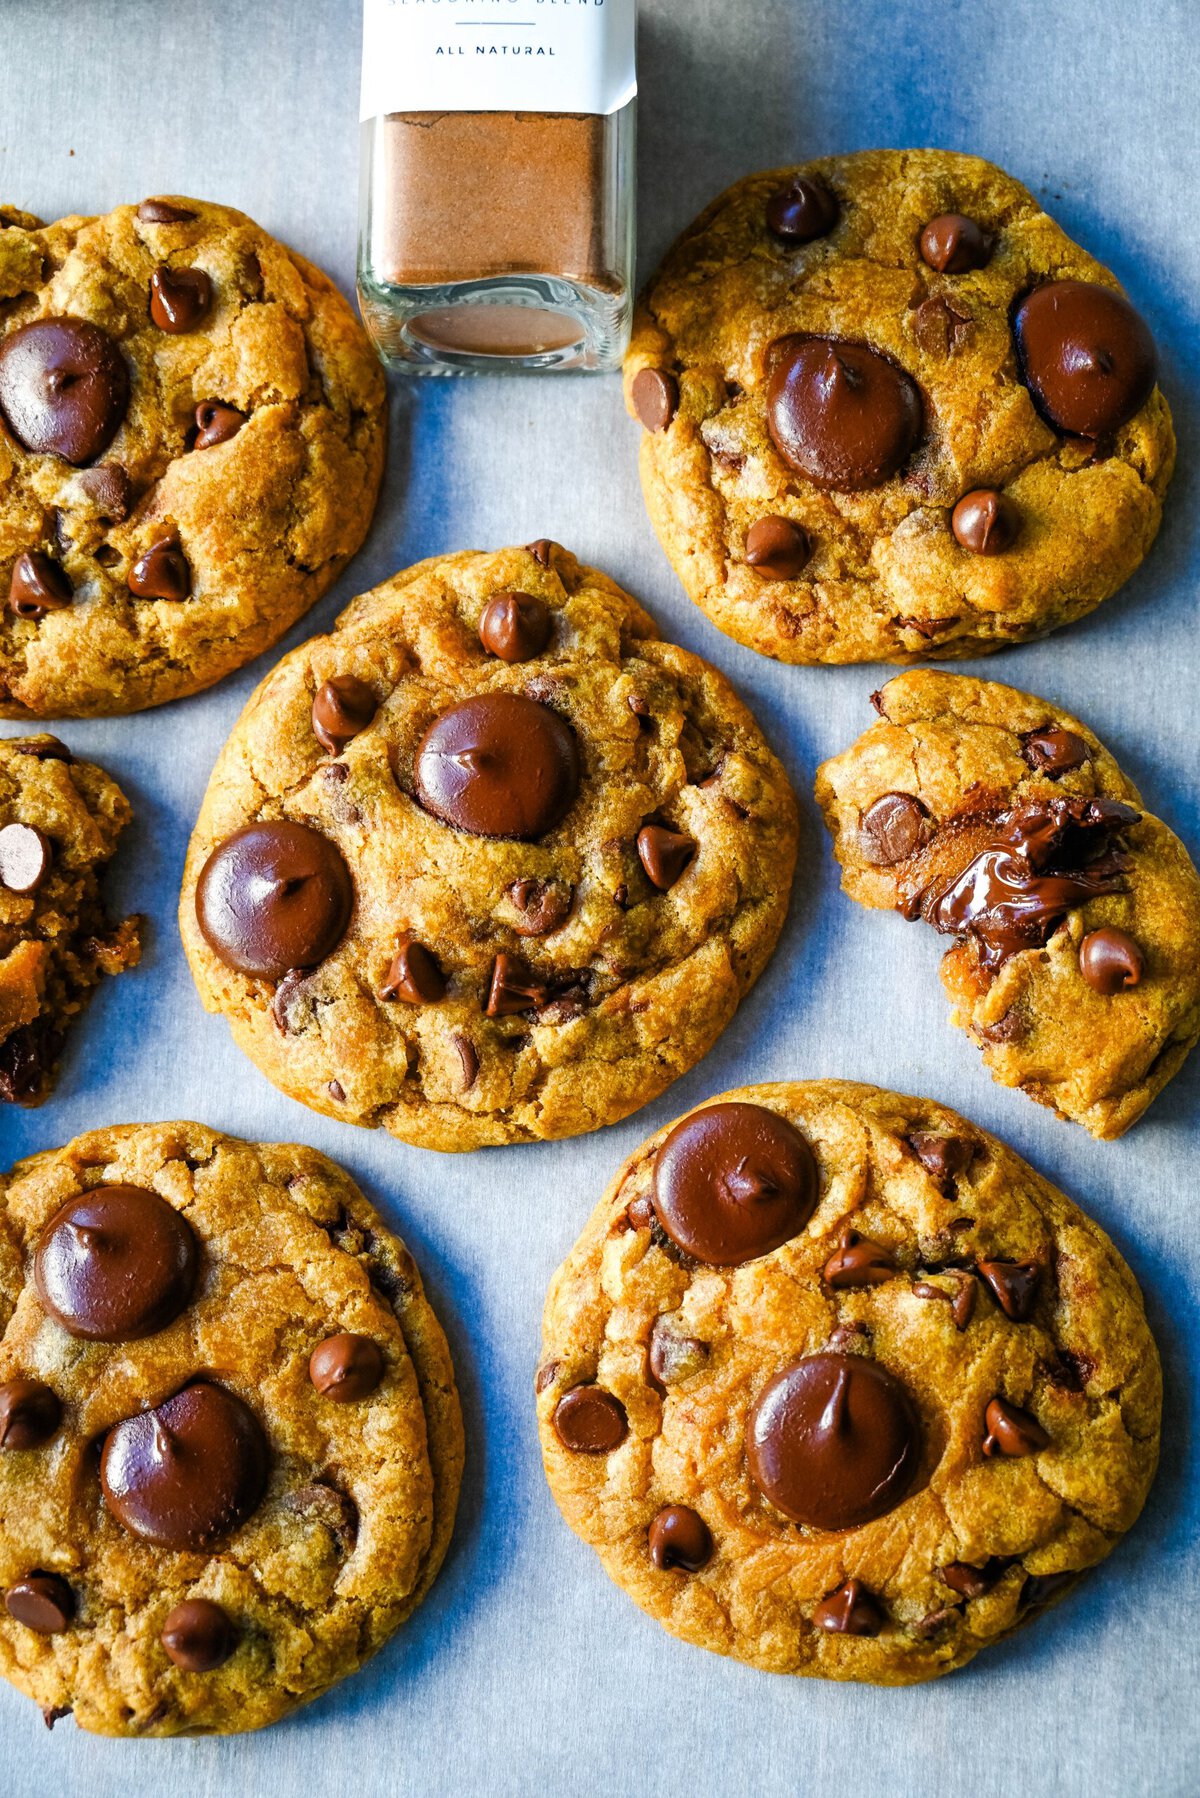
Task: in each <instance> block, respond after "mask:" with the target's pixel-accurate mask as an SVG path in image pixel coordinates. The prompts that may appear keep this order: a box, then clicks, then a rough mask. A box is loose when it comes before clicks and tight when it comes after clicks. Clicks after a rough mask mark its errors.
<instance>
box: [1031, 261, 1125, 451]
mask: <svg viewBox="0 0 1200 1798" xmlns="http://www.w3.org/2000/svg"><path fill="white" fill-rule="evenodd" d="M1013 335H1014V337H1015V339H1016V345H1017V357H1018V360H1019V362H1020V365H1021V374H1022V377H1023V379H1024V381H1025V385H1026V386H1027V387H1028V388H1029V391H1030V394H1031V395H1032V398H1033V403H1034V405H1035V406H1036V407H1037V409H1038V411H1039V412H1040V413H1041V414H1042V416H1043V417H1044V418H1045V419H1046V420H1047V422H1048V423H1050V424H1051V425H1053V426H1055V428H1056V429H1057V430H1059V431H1066V432H1068V433H1069V434H1070V435H1071V436H1073V437H1089V438H1095V437H1107V436H1111V434H1112V433H1113V432H1114V431H1117V430H1119V429H1120V428H1121V426H1122V425H1123V424H1127V423H1128V422H1129V420H1130V419H1131V418H1132V417H1133V416H1134V414H1135V413H1137V412H1140V411H1141V409H1142V407H1143V406H1144V405H1145V403H1146V401H1147V400H1148V399H1149V398H1150V395H1151V393H1152V392H1153V391H1154V383H1155V380H1156V378H1157V374H1158V354H1157V351H1156V350H1155V347H1154V339H1153V337H1151V335H1150V332H1149V330H1148V329H1147V328H1146V325H1145V322H1144V321H1143V319H1142V318H1141V317H1140V316H1139V315H1138V313H1136V312H1135V311H1134V309H1133V307H1132V306H1131V305H1130V304H1129V301H1128V300H1127V299H1125V298H1124V297H1123V296H1122V295H1121V294H1119V293H1115V292H1114V291H1113V289H1112V288H1111V287H1099V286H1097V285H1096V284H1095V283H1094V282H1091V281H1048V282H1046V284H1045V285H1044V286H1042V287H1035V288H1034V290H1033V292H1032V293H1030V294H1027V295H1026V297H1025V298H1024V299H1023V300H1022V301H1021V304H1020V305H1019V306H1018V307H1017V310H1016V312H1015V314H1014V316H1013Z"/></svg>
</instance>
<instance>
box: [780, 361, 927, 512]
mask: <svg viewBox="0 0 1200 1798" xmlns="http://www.w3.org/2000/svg"><path fill="white" fill-rule="evenodd" d="M773 352H774V359H773V365H772V368H771V374H770V377H769V380H768V382H767V429H768V431H769V433H770V436H771V441H772V442H773V443H774V445H775V448H776V449H777V450H778V451H779V454H780V455H781V456H782V457H783V460H784V461H785V462H786V463H787V465H788V467H789V468H792V469H794V470H795V471H796V473H797V474H801V475H804V476H806V477H807V479H808V480H810V481H812V482H813V483H814V484H815V485H816V486H818V487H831V488H835V489H838V490H840V491H842V492H858V491H860V490H861V489H863V488H869V487H878V486H879V485H881V483H882V482H884V481H886V480H888V479H890V477H891V476H892V475H894V474H895V473H896V472H897V470H898V469H899V468H900V466H901V465H902V463H903V462H904V461H905V460H906V459H907V457H908V455H909V453H910V451H911V450H912V448H913V445H914V444H915V443H916V441H917V437H918V435H919V433H920V430H921V396H920V393H919V391H918V389H917V386H916V384H915V382H913V381H912V380H911V379H910V378H909V376H908V375H906V374H905V373H904V371H903V369H900V368H897V367H896V366H895V364H894V363H892V362H889V361H888V360H887V359H886V357H884V356H880V355H878V354H877V353H876V352H875V351H874V350H871V349H868V348H867V346H866V345H865V344H861V343H843V342H841V341H839V340H837V339H834V338H830V337H785V338H781V339H780V340H779V342H778V343H776V344H775V345H774V346H773Z"/></svg>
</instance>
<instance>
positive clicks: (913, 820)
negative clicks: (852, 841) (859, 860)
mask: <svg viewBox="0 0 1200 1798" xmlns="http://www.w3.org/2000/svg"><path fill="white" fill-rule="evenodd" d="M932 825H933V821H932V819H931V818H930V816H929V813H928V811H927V810H926V809H925V807H924V806H923V805H922V803H921V801H920V800H919V799H917V798H915V797H914V796H913V794H911V793H881V794H880V796H879V798H878V799H876V800H874V801H873V803H872V804H870V805H869V806H868V807H867V809H866V811H865V812H864V813H863V815H862V819H861V821H860V823H859V836H858V841H859V848H860V852H861V854H862V857H863V860H864V861H867V862H870V864H871V866H872V867H874V868H890V867H892V866H893V865H894V864H895V863H896V862H902V861H907V859H908V857H909V856H910V855H915V854H916V852H917V850H918V849H920V848H922V847H923V845H924V844H925V843H927V842H928V840H929V838H930V836H931V835H932V834H933V829H932Z"/></svg>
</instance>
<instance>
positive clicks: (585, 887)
mask: <svg viewBox="0 0 1200 1798" xmlns="http://www.w3.org/2000/svg"><path fill="white" fill-rule="evenodd" d="M796 828H797V826H796V811H795V802H794V800H793V797H792V793H791V789H790V787H789V786H788V782H787V778H786V776H785V774H784V772H783V769H782V768H781V767H780V764H779V763H778V761H777V760H776V759H775V757H774V755H772V753H771V751H770V750H769V749H768V747H767V745H766V743H765V742H764V741H763V737H762V734H761V732H760V731H759V729H758V726H757V725H756V724H755V722H754V719H753V718H752V717H751V716H750V714H749V712H748V711H747V710H746V708H745V707H744V706H743V705H742V704H741V702H740V701H739V700H738V699H737V697H736V695H735V694H734V693H733V691H732V689H731V688H730V686H729V684H728V682H727V681H725V680H724V679H723V678H722V676H721V675H720V674H718V673H717V671H716V670H715V669H714V668H711V667H709V666H708V664H707V663H705V662H702V661H700V660H699V658H698V657H696V656H693V655H689V654H688V653H687V652H686V651H684V650H682V649H677V648H675V647H674V646H673V645H671V644H669V643H664V642H663V641H662V640H661V638H660V637H659V636H658V634H657V632H656V631H655V628H654V625H653V623H652V622H651V620H650V619H649V618H648V617H647V616H646V614H645V612H644V611H643V610H642V608H641V607H640V606H639V605H638V604H637V602H636V601H635V600H633V599H631V598H630V597H629V596H628V594H625V593H623V592H622V591H621V589H620V588H619V587H617V586H616V585H615V584H614V583H613V582H612V581H610V580H609V579H607V577H606V576H604V575H602V574H598V573H597V572H596V571H595V570H594V569H591V568H585V567H583V566H582V565H581V564H580V563H579V562H577V561H576V560H575V558H574V557H573V556H571V555H569V554H567V552H566V551H565V550H563V549H561V548H559V547H558V545H556V544H552V543H549V542H545V541H539V542H537V543H535V544H532V545H530V546H529V547H528V548H525V549H509V550H501V551H499V552H497V553H495V554H489V555H485V554H475V553H467V554H462V555H454V556H443V557H439V558H437V559H435V560H432V561H428V562H422V563H420V564H419V565H418V566H417V567H415V568H411V569H409V570H407V571H406V572H405V573H403V574H400V575H397V576H396V577H395V579H394V580H391V581H388V582H386V583H385V584H384V585H383V586H381V587H377V588H376V589H375V590H374V591H373V592H370V593H366V594H364V595H362V597H361V598H359V599H357V600H355V601H354V602H353V603H352V604H351V605H350V606H349V607H348V609H347V610H346V611H345V612H344V613H343V614H342V616H341V618H340V619H339V620H338V622H337V625H336V626H335V628H334V630H333V631H332V633H331V634H330V635H329V636H327V637H317V638H315V639H314V640H313V641H312V642H310V643H306V644H305V645H303V647H302V648H300V649H297V650H295V651H293V652H292V654H291V655H289V656H287V657H286V658H285V659H284V661H283V662H282V663H281V664H280V665H279V667H278V668H276V669H275V671H274V672H273V673H272V674H270V675H268V677H267V678H266V680H265V681H263V683H262V685H261V686H260V687H259V689H258V691H257V692H256V693H255V694H254V696H253V697H252V699H251V700H250V703H249V704H248V706H247V707H246V710H245V712H244V713H243V714H242V717H241V719H240V720H239V722H238V724H237V726H236V728H235V730H234V732H233V735H232V737H231V738H230V740H229V742H228V743H227V744H226V746H225V749H224V751H223V752H222V754H221V757H220V759H219V761H218V762H217V766H216V769H215V770H214V773H213V776H212V780H211V782H210V784H209V789H208V793H207V795H206V797H205V801H204V805H203V808H202V810H201V813H200V818H199V821H198V823H197V825H196V829H195V833H194V835H193V837H192V842H191V846H190V848H189V851H188V857H187V865H186V869H185V873H184V881H183V894H182V899H181V904H180V928H181V930H182V933H183V941H184V947H185V948H186V950H187V954H188V959H189V961H190V963H191V967H192V973H193V975H194V977H195V980H196V984H197V986H198V987H199V990H200V995H201V997H202V999H203V1000H204V1003H205V1005H206V1006H207V1007H208V1008H209V1009H210V1010H212V1011H220V1012H223V1013H224V1014H225V1016H226V1017H227V1018H228V1019H229V1022H230V1025H231V1027H232V1029H233V1033H234V1037H235V1039H236V1041H237V1042H238V1044H239V1046H240V1047H241V1048H243V1049H244V1050H245V1051H246V1053H247V1054H248V1055H249V1056H250V1057H251V1059H252V1060H253V1061H254V1062H256V1063H257V1065H258V1066H259V1067H260V1068H261V1069H262V1070H263V1072H264V1073H265V1074H267V1076H268V1077H269V1078H270V1079H271V1080H273V1081H274V1082H275V1084H276V1085H277V1086H280V1087H282V1089H283V1090H284V1091H285V1092H287V1093H290V1094H291V1095H292V1096H293V1097H294V1098H298V1099H302V1100H303V1101H304V1102H305V1103H306V1104H308V1105H311V1106H313V1107H315V1108H316V1109H317V1110H319V1111H324V1112H328V1113H329V1115H330V1116H332V1117H339V1118H343V1119H345V1120H347V1121H348V1122H351V1123H356V1124H367V1125H375V1124H382V1125H383V1126H384V1127H385V1128H386V1129H388V1130H390V1131H391V1132H392V1133H393V1134H394V1135H396V1136H399V1137H401V1138H403V1139H404V1140H405V1141H407V1142H412V1143H417V1144H420V1145H422V1146H424V1147H429V1148H438V1149H473V1148H478V1147H480V1146H482V1145H484V1144H487V1143H507V1142H523V1141H529V1140H531V1139H533V1138H536V1137H556V1136H571V1135H575V1134H578V1133H579V1132H580V1131H584V1130H594V1129H596V1128H597V1127H598V1126H599V1125H601V1124H607V1123H611V1122H612V1121H613V1120H614V1119H616V1118H620V1117H624V1116H625V1115H626V1114H627V1113H628V1112H631V1111H634V1110H636V1109H637V1107H638V1106H639V1105H644V1104H646V1103H647V1102H648V1101H649V1100H650V1099H653V1098H654V1097H656V1096H657V1094H659V1093H660V1092H662V1090H663V1088H664V1087H665V1086H667V1085H668V1084H669V1083H670V1081H671V1080H673V1079H674V1078H675V1077H676V1076H677V1075H678V1074H681V1073H683V1072H684V1071H685V1070H686V1069H687V1068H690V1067H691V1066H692V1065H693V1064H694V1063H695V1062H696V1061H698V1060H699V1059H700V1057H701V1056H702V1055H704V1054H705V1053H706V1052H707V1051H708V1049H709V1048H710V1047H711V1046H712V1044H713V1042H714V1041H715V1039H716V1037H717V1035H718V1034H719V1032H720V1031H721V1030H723V1029H724V1027H725V1025H726V1024H727V1023H728V1022H729V1020H730V1018H731V1017H732V1016H733V1013H734V1010H735V1008H736V1006H737V1004H738V1002H739V1000H740V999H741V998H742V996H743V995H744V994H745V992H746V991H747V989H748V988H749V987H750V986H751V985H752V984H753V982H754V981H755V980H756V979H757V977H758V975H759V974H760V973H761V972H762V969H763V967H764V965H765V963H766V961H767V958H768V957H769V955H770V953H771V950H772V948H773V947H774V945H775V941H776V938H777V937H778V934H779V931H780V928H781V926H782V923H783V918H784V913H785V911H786V907H787V899H788V891H789V888H790V885H791V878H792V870H793V867H794V864H795V858H796Z"/></svg>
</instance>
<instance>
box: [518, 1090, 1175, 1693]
mask: <svg viewBox="0 0 1200 1798" xmlns="http://www.w3.org/2000/svg"><path fill="white" fill-rule="evenodd" d="M537 1392H538V1398H537V1406H538V1417H539V1425H540V1430H541V1441H542V1454H543V1457H544V1460H545V1465H546V1474H547V1478H548V1479H549V1482H550V1487H551V1490H552V1492H553V1494H554V1497H555V1499H556V1501H557V1503H558V1505H559V1508H560V1509H561V1511H562V1513H563V1515H564V1517H565V1518H566V1520H567V1522H568V1523H569V1524H570V1526H571V1528H572V1529H573V1530H574V1531H575V1532H576V1534H577V1535H579V1536H581V1537H582V1538H583V1540H584V1541H585V1542H588V1543H590V1545H591V1546H592V1547H593V1548H594V1549H595V1550H596V1551H597V1553H598V1554H599V1556H600V1558H601V1561H602V1562H603V1564H604V1567H605V1570H606V1571H607V1572H608V1573H609V1575H610V1576H611V1577H612V1579H614V1580H615V1581H616V1583H617V1584H618V1585H619V1586H621V1587H622V1588H623V1589H624V1590H625V1591H626V1592H628V1593H629V1594H630V1596H631V1597H632V1598H634V1599H635V1600H636V1602H637V1603H638V1604H639V1605H641V1607H642V1608H643V1610H645V1611H648V1612H649V1614H650V1615H651V1616H652V1617H654V1618H656V1619H657V1620H658V1621H659V1622H660V1623H662V1624H663V1625H664V1626H665V1627H666V1628H667V1629H669V1630H670V1631H671V1632H672V1633H673V1634H675V1635H678V1636H682V1637H683V1638H684V1639H685V1640H686V1641H689V1642H693V1643H696V1644H697V1645H698V1646H699V1647H702V1648H711V1649H715V1650H716V1651H717V1652H718V1653H721V1654H731V1655H734V1656H736V1657H737V1658H738V1659H739V1660H744V1661H749V1662H751V1663H752V1664H753V1665H754V1666H757V1667H763V1668H767V1669H769V1670H770V1671H771V1672H775V1673H802V1674H820V1675H823V1676H824V1677H826V1678H829V1679H858V1680H869V1681H872V1682H874V1683H876V1684H881V1685H906V1684H912V1683H914V1682H916V1681H919V1680H925V1679H931V1678H933V1677H935V1676H936V1675H937V1674H940V1673H946V1672H949V1671H950V1670H951V1669H952V1668H954V1667H960V1666H962V1665H963V1663H964V1662H966V1661H969V1660H970V1659H971V1658H972V1656H974V1655H975V1654H977V1653H978V1652H979V1650H980V1649H981V1648H986V1647H987V1646H988V1645H989V1644H990V1643H992V1642H994V1641H997V1640H998V1639H999V1638H1000V1637H1002V1636H1005V1635H1007V1634H1008V1633H1009V1632H1010V1631H1011V1630H1012V1629H1014V1628H1015V1627H1016V1626H1017V1625H1018V1624H1020V1623H1023V1622H1025V1621H1026V1620H1027V1619H1028V1618H1030V1617H1032V1616H1034V1615H1035V1614H1036V1613H1037V1612H1039V1611H1040V1610H1041V1609H1043V1607H1044V1606H1045V1605H1046V1604H1047V1603H1049V1602H1051V1601H1052V1600H1053V1599H1055V1598H1057V1597H1058V1596H1059V1595H1060V1594H1061V1593H1062V1592H1064V1591H1065V1590H1066V1589H1067V1588H1068V1587H1069V1586H1070V1585H1071V1584H1072V1583H1073V1582H1074V1580H1075V1578H1076V1576H1077V1575H1078V1574H1079V1573H1081V1572H1082V1571H1083V1570H1084V1569H1086V1568H1088V1567H1091V1566H1093V1565H1094V1564H1095V1563H1096V1562H1098V1561H1101V1560H1103V1558H1104V1556H1105V1555H1106V1554H1107V1553H1108V1552H1109V1550H1110V1549H1111V1548H1112V1547H1113V1546H1114V1545H1115V1544H1116V1542H1117V1541H1118V1540H1119V1538H1120V1536H1121V1535H1122V1533H1123V1532H1124V1531H1125V1530H1127V1529H1128V1528H1129V1527H1130V1526H1131V1525H1132V1524H1133V1522H1134V1521H1135V1520H1136V1518H1137V1516H1138V1513H1139V1512H1140V1510H1141V1508H1142V1505H1143V1503H1144V1501H1145V1498H1146V1494H1147V1492H1148V1490H1149V1488H1150V1483H1151V1481H1152V1479H1153V1477H1154V1470H1155V1466H1156V1463H1157V1460H1158V1440H1159V1418H1160V1410H1161V1376H1160V1372H1159V1364H1158V1355H1157V1353H1156V1350H1155V1346H1154V1340H1153V1338H1152V1336H1151V1334H1150V1331H1149V1328H1148V1326H1147V1323H1146V1318H1145V1313H1144V1311H1143V1308H1142V1300H1141V1295H1140V1294H1139V1292H1138V1289H1137V1285H1136V1283H1135V1281H1134V1279H1133V1276H1132V1274H1131V1273H1130V1272H1129V1269H1128V1268H1127V1267H1126V1266H1125V1264H1124V1262H1123V1261H1122V1260H1121V1257H1120V1256H1119V1255H1118V1254H1117V1252H1116V1250H1115V1249H1114V1248H1113V1246H1112V1244H1111V1243H1110V1242H1109V1240H1108V1238H1107V1237H1106V1236H1105V1235H1104V1233H1103V1231H1101V1230H1100V1229H1098V1228H1097V1227H1096V1225H1095V1224H1093V1223H1091V1222H1090V1221H1089V1220H1088V1219H1087V1218H1086V1217H1084V1216H1083V1214H1082V1213H1081V1212H1080V1211H1078V1210H1077V1209H1076V1207H1075V1206H1074V1205H1072V1204H1071V1202H1070V1201H1069V1200H1068V1199H1066V1198H1064V1197H1063V1195H1062V1193H1060V1192H1058V1191H1056V1190H1055V1188H1054V1187H1053V1186H1051V1185H1050V1184H1049V1183H1048V1182H1047V1181H1045V1180H1043V1179H1042V1178H1041V1177H1040V1175H1038V1174H1036V1173H1035V1172H1034V1170H1033V1169H1032V1168H1031V1167H1029V1166H1028V1165H1027V1164H1026V1163H1025V1162H1024V1161H1022V1160H1021V1159H1020V1157H1019V1156H1017V1155H1015V1154H1013V1152H1012V1150H1011V1149H1008V1148H1006V1147H1005V1145H1004V1144H1003V1143H1001V1142H998V1141H997V1140H996V1138H995V1137H992V1136H989V1135H987V1134H986V1133H985V1132H984V1131H982V1130H979V1129H976V1128H975V1126H974V1125H972V1124H969V1123H967V1122H966V1120H965V1119H963V1118H961V1117H959V1116H957V1115H956V1113H954V1112H952V1111H948V1110H947V1109H946V1108H945V1107H944V1106H940V1105H935V1104H933V1103H931V1102H930V1101H929V1100H925V1099H910V1098H904V1097H900V1096H897V1095H895V1094H891V1093H885V1092H880V1091H878V1090H876V1089H875V1088H874V1087H867V1086H857V1085H852V1084H850V1083H848V1082H843V1081H813V1082H808V1083H794V1084H781V1085H773V1086H757V1087H747V1088H744V1089H743V1090H741V1091H739V1092H732V1093H726V1094H724V1095H723V1096H722V1097H721V1098H720V1099H717V1100H714V1101H712V1102H711V1103H710V1104H708V1105H706V1106H704V1107H702V1108H701V1109H700V1110H698V1111H693V1112H691V1113H689V1114H688V1116H686V1117H685V1118H683V1119H682V1120H681V1121H680V1122H678V1123H676V1124H675V1125H674V1126H668V1127H667V1128H666V1129H665V1130H661V1131H659V1132H658V1134H657V1135H656V1136H653V1137H651V1138H650V1139H649V1141H648V1142H645V1143H643V1144H642V1146H641V1148H640V1149H638V1150H637V1151H636V1152H635V1153H634V1154H633V1155H632V1156H631V1157H630V1158H629V1160H628V1161H627V1162H626V1163H625V1165H624V1167H623V1168H622V1169H621V1171H620V1173H619V1174H618V1175H617V1177H616V1179H615V1180H614V1182H613V1184H612V1186H611V1187H610V1188H609V1190H608V1192H607V1193H606V1195H605V1197H604V1198H603V1199H602V1200H601V1202H600V1204H599V1206H598V1207H597V1209H596V1211H595V1212H594V1213H593V1216H592V1218H591V1220H590V1222H589V1223H588V1226H587V1228H586V1229H585V1231H584V1233H583V1235H582V1236H581V1237H580V1239H579V1241H578V1242H577V1243H576V1245H575V1247H574V1249H572V1251H571V1253H570V1255H569V1256H568V1257H567V1260H566V1261H565V1263H564V1264H563V1266H562V1267H561V1268H560V1269H559V1270H558V1273H557V1274H556V1275H555V1277H554V1280H553V1281H552V1283H551V1286H550V1292H549V1295H548V1297H547V1300H546V1311H545V1317H544V1320H543V1326H542V1361H541V1365H540V1367H539V1369H538V1375H537Z"/></svg>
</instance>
